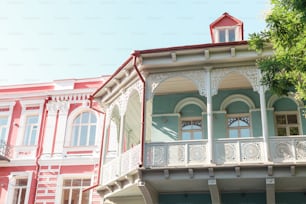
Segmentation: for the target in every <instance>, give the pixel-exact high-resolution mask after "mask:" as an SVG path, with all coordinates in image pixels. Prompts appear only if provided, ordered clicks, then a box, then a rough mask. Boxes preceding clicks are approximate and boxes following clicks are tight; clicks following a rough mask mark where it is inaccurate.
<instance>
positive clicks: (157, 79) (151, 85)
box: [146, 70, 207, 100]
mask: <svg viewBox="0 0 306 204" xmlns="http://www.w3.org/2000/svg"><path fill="white" fill-rule="evenodd" d="M205 75H206V73H205V71H204V70H203V71H202V70H200V71H184V72H168V73H159V74H151V75H149V76H148V78H147V82H146V83H147V87H146V89H147V92H146V100H150V99H151V98H152V96H153V95H154V91H155V89H156V88H157V87H158V85H159V84H160V83H162V82H163V81H165V80H167V79H169V78H174V77H183V78H188V79H190V80H191V81H193V83H194V84H195V85H196V87H197V89H198V91H199V93H200V95H201V96H206V92H207V90H206V85H205V80H204V79H205Z"/></svg>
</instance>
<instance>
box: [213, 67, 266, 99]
mask: <svg viewBox="0 0 306 204" xmlns="http://www.w3.org/2000/svg"><path fill="white" fill-rule="evenodd" d="M233 72H236V73H239V74H241V75H243V76H245V77H246V78H247V79H248V80H249V82H250V83H251V85H252V87H253V90H254V91H256V92H259V87H260V75H259V73H258V69H257V68H256V67H243V68H230V69H228V68H225V69H213V70H212V71H211V76H212V77H211V79H212V84H211V91H212V95H216V94H217V93H218V89H219V85H220V82H221V81H222V80H223V79H224V78H225V77H226V76H227V75H228V74H230V73H233Z"/></svg>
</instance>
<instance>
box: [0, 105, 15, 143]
mask: <svg viewBox="0 0 306 204" xmlns="http://www.w3.org/2000/svg"><path fill="white" fill-rule="evenodd" d="M15 104H16V102H6V103H5V102H3V103H0V108H8V109H9V110H8V111H3V112H0V117H7V124H6V125H7V131H6V133H5V142H6V143H7V141H8V136H9V132H10V129H11V123H12V115H13V109H14V106H15Z"/></svg>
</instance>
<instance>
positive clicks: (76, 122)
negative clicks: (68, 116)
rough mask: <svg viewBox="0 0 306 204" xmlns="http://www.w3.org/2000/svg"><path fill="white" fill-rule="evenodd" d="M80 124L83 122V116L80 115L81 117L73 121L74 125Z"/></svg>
mask: <svg viewBox="0 0 306 204" xmlns="http://www.w3.org/2000/svg"><path fill="white" fill-rule="evenodd" d="M80 122H81V115H79V116H78V117H77V118H76V119H75V120H74V121H73V123H74V124H80Z"/></svg>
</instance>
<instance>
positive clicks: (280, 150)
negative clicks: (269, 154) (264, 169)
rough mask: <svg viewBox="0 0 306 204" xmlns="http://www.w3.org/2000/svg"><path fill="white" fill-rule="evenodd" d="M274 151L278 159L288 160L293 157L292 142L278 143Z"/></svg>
mask: <svg viewBox="0 0 306 204" xmlns="http://www.w3.org/2000/svg"><path fill="white" fill-rule="evenodd" d="M274 153H275V157H276V158H277V159H282V160H288V159H292V158H293V154H292V151H291V150H290V144H288V143H286V142H279V143H277V144H276V145H275V149H274Z"/></svg>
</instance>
